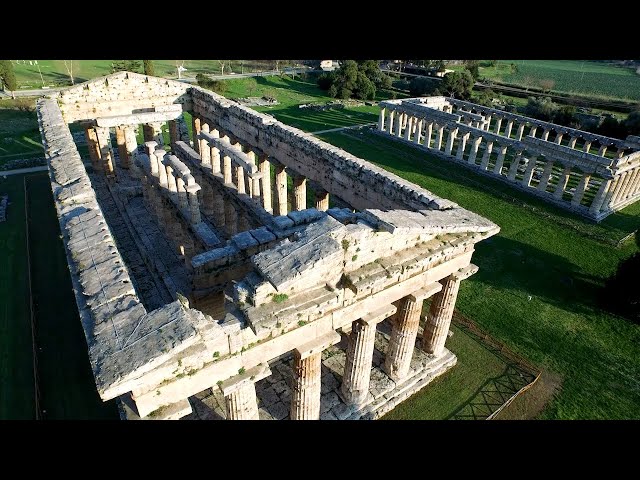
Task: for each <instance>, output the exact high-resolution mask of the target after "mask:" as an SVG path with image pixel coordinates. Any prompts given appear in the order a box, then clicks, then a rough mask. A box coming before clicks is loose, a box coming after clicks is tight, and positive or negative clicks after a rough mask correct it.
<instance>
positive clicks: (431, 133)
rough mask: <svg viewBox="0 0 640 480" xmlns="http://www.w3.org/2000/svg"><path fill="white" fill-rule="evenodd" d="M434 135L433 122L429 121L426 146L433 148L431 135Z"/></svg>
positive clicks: (425, 140)
mask: <svg viewBox="0 0 640 480" xmlns="http://www.w3.org/2000/svg"><path fill="white" fill-rule="evenodd" d="M432 136H433V122H429V123H427V131H426V132H425V134H424V146H425V147H427V148H431V137H432Z"/></svg>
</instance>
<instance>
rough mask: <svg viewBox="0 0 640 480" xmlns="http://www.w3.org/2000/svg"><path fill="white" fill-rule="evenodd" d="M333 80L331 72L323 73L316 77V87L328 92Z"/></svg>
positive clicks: (333, 76)
mask: <svg viewBox="0 0 640 480" xmlns="http://www.w3.org/2000/svg"><path fill="white" fill-rule="evenodd" d="M334 80H335V75H334V74H333V72H325V73H323V74H321V75H320V76H319V77H318V87H319V88H320V89H321V90H329V88H330V87H331V85H332V84H333V82H334Z"/></svg>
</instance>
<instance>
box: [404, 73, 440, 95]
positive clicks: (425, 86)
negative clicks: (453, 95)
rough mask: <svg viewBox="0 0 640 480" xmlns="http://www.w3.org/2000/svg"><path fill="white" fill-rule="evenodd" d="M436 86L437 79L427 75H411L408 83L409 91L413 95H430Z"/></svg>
mask: <svg viewBox="0 0 640 480" xmlns="http://www.w3.org/2000/svg"><path fill="white" fill-rule="evenodd" d="M437 86H438V83H437V80H435V79H432V78H428V77H413V78H412V79H411V83H409V93H410V94H411V96H413V97H421V96H424V95H430V94H432V93H434V92H435V90H436V87H437Z"/></svg>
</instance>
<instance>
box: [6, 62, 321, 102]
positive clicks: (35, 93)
mask: <svg viewBox="0 0 640 480" xmlns="http://www.w3.org/2000/svg"><path fill="white" fill-rule="evenodd" d="M308 71H310V69H309V68H306V67H304V68H285V69H283V70H282V71H276V70H269V71H266V72H252V73H235V74H234V73H232V74H228V75H207V77H209V78H210V79H211V80H230V79H233V78H249V77H268V76H271V75H280V74H281V73H285V74H291V73H304V72H308ZM167 78H169V79H170V80H178V81H179V82H184V83H197V81H196V77H182V78H181V79H178V78H177V77H167ZM63 88H68V87H51V88H36V89H33V90H16V91H15V92H14V94H15V96H16V97H40V96H42V95H48V94H50V93H53V92H57V91H59V90H62V89H63ZM0 98H11V93H8V92H3V91H0Z"/></svg>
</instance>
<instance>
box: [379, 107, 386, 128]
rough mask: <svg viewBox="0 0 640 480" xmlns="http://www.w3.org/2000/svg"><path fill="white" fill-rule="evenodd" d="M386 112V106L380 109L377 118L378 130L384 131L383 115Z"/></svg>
mask: <svg viewBox="0 0 640 480" xmlns="http://www.w3.org/2000/svg"><path fill="white" fill-rule="evenodd" d="M386 112H387V109H386V108H382V109H380V116H379V118H378V130H380V131H381V132H384V116H385V113H386Z"/></svg>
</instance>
